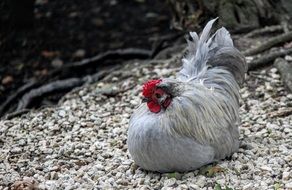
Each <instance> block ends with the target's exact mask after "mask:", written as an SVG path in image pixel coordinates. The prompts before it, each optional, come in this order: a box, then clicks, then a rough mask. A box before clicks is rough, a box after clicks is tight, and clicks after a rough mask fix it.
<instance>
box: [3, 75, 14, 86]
mask: <svg viewBox="0 0 292 190" xmlns="http://www.w3.org/2000/svg"><path fill="white" fill-rule="evenodd" d="M13 81H14V78H13V77H12V76H11V75H7V76H5V77H4V78H3V79H2V84H3V85H9V84H11V83H12V82H13Z"/></svg>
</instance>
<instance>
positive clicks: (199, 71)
mask: <svg viewBox="0 0 292 190" xmlns="http://www.w3.org/2000/svg"><path fill="white" fill-rule="evenodd" d="M215 20H216V19H214V20H211V21H209V22H208V24H207V25H206V27H205V28H204V30H203V32H202V34H201V36H200V38H199V37H198V35H197V34H196V33H195V32H191V33H190V35H191V37H192V41H188V54H187V56H186V57H185V58H184V59H183V60H182V62H183V67H182V69H181V71H180V72H179V73H178V75H177V78H176V79H162V80H160V81H154V82H152V83H151V82H149V83H147V84H146V85H144V90H145V91H147V93H146V92H143V95H144V96H145V98H146V101H147V103H142V104H141V105H140V106H139V108H138V109H137V110H136V111H135V112H134V113H133V115H132V117H131V119H130V127H129V131H128V141H127V143H128V148H129V152H130V154H131V156H132V158H133V159H134V161H135V162H136V163H137V165H139V166H141V167H142V168H144V169H146V170H151V171H159V172H171V171H180V172H182V171H189V170H194V169H197V168H199V167H201V166H203V165H205V164H208V163H211V162H214V161H217V160H220V159H223V158H225V157H227V156H230V155H231V154H232V153H233V152H235V151H237V150H238V147H239V133H238V124H239V115H238V109H239V101H238V99H239V98H240V96H239V85H241V84H242V83H243V81H244V75H245V72H246V70H247V64H246V62H245V59H244V56H243V55H242V54H241V53H240V52H239V51H238V50H237V49H236V48H235V47H234V46H233V42H232V39H231V37H230V34H229V32H228V31H227V30H226V29H225V28H221V29H219V30H217V31H216V33H215V34H214V35H213V36H211V37H209V34H210V30H211V28H212V24H213V23H214V22H215ZM150 83H151V84H150ZM147 85H148V86H147ZM149 93H150V94H149ZM169 102H170V103H169Z"/></svg>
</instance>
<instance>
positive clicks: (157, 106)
mask: <svg viewBox="0 0 292 190" xmlns="http://www.w3.org/2000/svg"><path fill="white" fill-rule="evenodd" d="M161 82H162V80H161V79H158V80H150V81H148V82H146V83H145V84H144V85H143V93H142V94H143V97H144V99H143V101H144V102H147V106H148V108H149V110H150V111H151V112H153V113H159V112H160V111H161V109H166V108H167V107H168V106H169V105H170V103H171V101H172V96H171V95H170V94H169V93H168V92H167V90H166V89H165V88H162V87H160V86H159V84H160V83H161Z"/></svg>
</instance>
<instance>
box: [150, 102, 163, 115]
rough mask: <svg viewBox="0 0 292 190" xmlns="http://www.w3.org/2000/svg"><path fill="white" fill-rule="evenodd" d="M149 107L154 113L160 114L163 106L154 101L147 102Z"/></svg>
mask: <svg viewBox="0 0 292 190" xmlns="http://www.w3.org/2000/svg"><path fill="white" fill-rule="evenodd" d="M147 106H148V108H149V110H150V111H151V112H153V113H158V112H160V110H161V106H160V105H159V104H158V103H156V102H154V101H150V102H147Z"/></svg>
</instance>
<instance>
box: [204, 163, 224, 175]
mask: <svg viewBox="0 0 292 190" xmlns="http://www.w3.org/2000/svg"><path fill="white" fill-rule="evenodd" d="M223 171H224V169H223V168H221V167H220V166H218V165H216V166H212V165H209V166H205V167H202V168H201V169H200V171H199V173H200V174H201V175H205V176H207V177H214V176H215V175H216V174H217V173H220V172H223Z"/></svg>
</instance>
